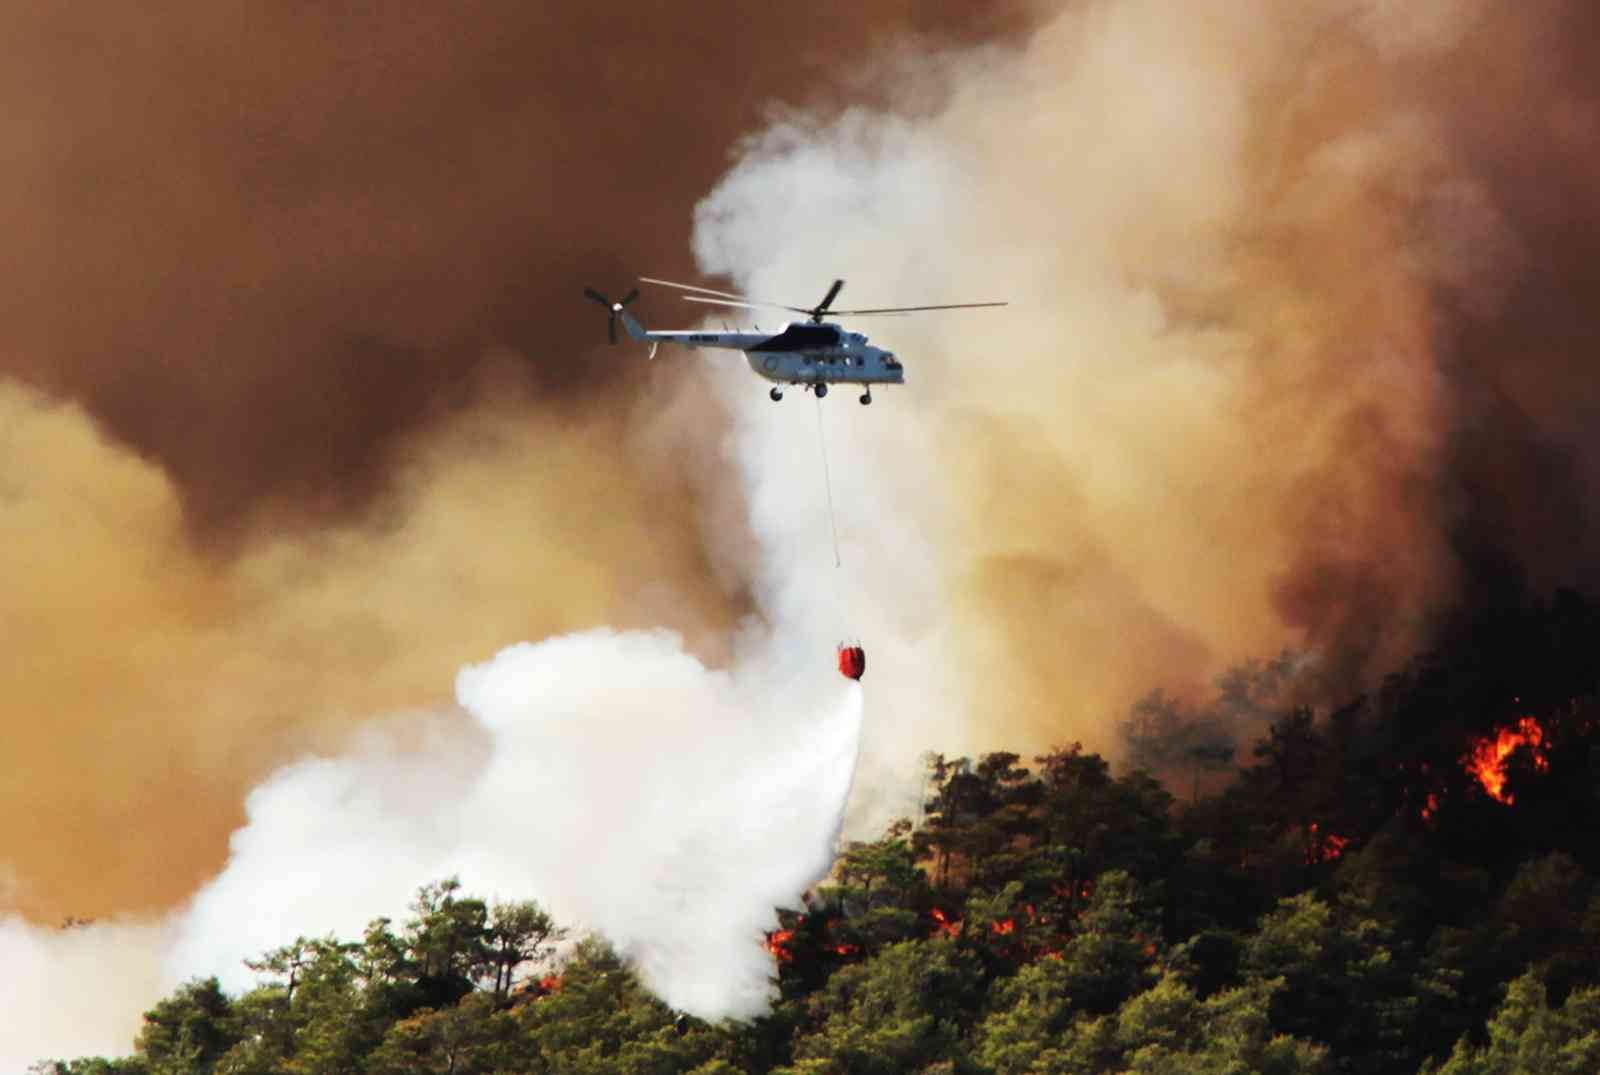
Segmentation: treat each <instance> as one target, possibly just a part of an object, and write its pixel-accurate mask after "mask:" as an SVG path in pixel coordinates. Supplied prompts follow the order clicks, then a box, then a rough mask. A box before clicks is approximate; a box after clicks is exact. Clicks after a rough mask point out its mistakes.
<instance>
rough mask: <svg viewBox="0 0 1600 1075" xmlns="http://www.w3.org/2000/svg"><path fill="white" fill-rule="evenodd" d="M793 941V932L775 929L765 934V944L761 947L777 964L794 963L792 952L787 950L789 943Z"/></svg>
mask: <svg viewBox="0 0 1600 1075" xmlns="http://www.w3.org/2000/svg"><path fill="white" fill-rule="evenodd" d="M792 940H794V930H792V929H777V930H773V931H772V932H771V933H769V934H767V939H766V942H765V943H764V944H763V945H762V947H763V948H765V949H766V950H767V951H769V952H771V953H772V955H773V957H774V958H776V959H777V961H778V962H779V963H792V962H794V952H792V951H790V949H789V942H790V941H792Z"/></svg>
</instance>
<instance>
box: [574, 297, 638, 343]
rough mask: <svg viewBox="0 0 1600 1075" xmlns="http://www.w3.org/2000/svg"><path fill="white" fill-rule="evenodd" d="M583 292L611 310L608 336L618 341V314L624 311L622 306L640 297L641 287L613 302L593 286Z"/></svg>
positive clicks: (607, 325) (607, 326) (614, 341)
mask: <svg viewBox="0 0 1600 1075" xmlns="http://www.w3.org/2000/svg"><path fill="white" fill-rule="evenodd" d="M583 293H584V295H585V296H586V297H588V298H591V299H593V300H594V301H595V302H598V303H599V304H600V305H601V306H604V307H605V308H606V309H607V310H608V311H610V314H611V316H610V318H609V319H608V320H607V321H606V338H607V339H609V340H610V341H611V342H612V343H616V342H617V315H618V314H620V313H621V312H622V308H623V307H624V306H626V305H628V303H630V302H632V301H633V300H634V299H636V298H638V297H639V289H638V288H634V289H633V290H631V291H629V292H628V293H627V295H625V296H623V299H622V301H621V302H612V301H611V300H610V299H608V298H606V297H605V296H604V295H602V294H600V292H598V291H596V290H595V289H594V288H592V287H586V288H584V289H583Z"/></svg>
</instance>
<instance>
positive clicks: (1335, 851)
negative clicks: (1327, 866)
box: [1306, 821, 1350, 866]
mask: <svg viewBox="0 0 1600 1075" xmlns="http://www.w3.org/2000/svg"><path fill="white" fill-rule="evenodd" d="M1349 846H1350V837H1348V836H1338V835H1336V834H1334V833H1331V832H1330V833H1327V834H1326V835H1324V834H1323V833H1322V831H1321V828H1320V826H1318V824H1317V823H1316V822H1315V821H1313V822H1312V823H1311V830H1310V832H1309V833H1308V834H1307V839H1306V865H1307V866H1315V865H1316V864H1317V863H1319V862H1331V861H1333V860H1334V859H1336V858H1338V857H1339V856H1340V855H1343V854H1344V849H1345V848H1347V847H1349Z"/></svg>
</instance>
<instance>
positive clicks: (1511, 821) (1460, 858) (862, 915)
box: [34, 592, 1600, 1075]
mask: <svg viewBox="0 0 1600 1075" xmlns="http://www.w3.org/2000/svg"><path fill="white" fill-rule="evenodd" d="M1597 653H1600V609H1597V607H1596V606H1595V605H1594V604H1592V603H1590V602H1588V601H1587V600H1585V599H1584V598H1581V597H1579V596H1578V595H1576V594H1572V593H1565V592H1563V593H1560V594H1558V595H1557V596H1556V597H1555V598H1554V599H1553V600H1551V601H1549V602H1547V603H1544V604H1540V605H1538V606H1535V607H1532V608H1528V609H1521V610H1518V611H1515V612H1502V613H1498V614H1496V615H1493V616H1485V617H1481V618H1480V619H1479V621H1478V622H1475V623H1472V624H1468V625H1464V626H1462V627H1461V629H1459V630H1458V631H1456V632H1454V633H1453V634H1452V635H1451V636H1450V637H1449V638H1448V639H1447V640H1446V642H1444V643H1443V644H1441V646H1440V647H1439V648H1438V649H1436V650H1435V651H1433V652H1430V653H1427V654H1424V655H1421V656H1418V657H1416V658H1415V659H1413V660H1412V661H1410V662H1409V663H1408V664H1407V665H1406V666H1405V667H1404V668H1401V669H1399V670H1398V671H1396V672H1395V673H1394V674H1392V675H1391V676H1389V677H1388V678H1387V680H1385V682H1384V683H1383V685H1382V687H1381V689H1379V690H1377V691H1374V692H1372V693H1371V694H1368V695H1364V696H1361V697H1356V698H1349V699H1343V700H1342V701H1340V702H1339V703H1338V704H1328V705H1318V704H1305V703H1303V702H1294V703H1289V704H1285V705H1283V706H1282V707H1281V708H1279V709H1278V710H1277V711H1276V712H1272V711H1271V702H1270V700H1271V699H1273V698H1279V697H1284V696H1285V694H1286V692H1284V691H1282V690H1281V689H1280V688H1281V687H1282V681H1281V677H1282V675H1283V668H1282V667H1281V665H1280V664H1278V663H1273V662H1269V663H1267V664H1264V665H1254V666H1247V667H1246V668H1244V669H1241V670H1238V671H1236V672H1235V673H1233V674H1231V678H1229V679H1227V680H1226V681H1225V682H1224V683H1223V684H1221V685H1220V694H1219V697H1220V698H1222V699H1223V702H1219V704H1218V705H1216V706H1211V707H1198V708H1195V709H1185V708H1184V707H1182V706H1179V705H1177V704H1175V703H1173V702H1172V701H1171V700H1170V699H1167V698H1165V697H1164V696H1161V695H1154V696H1152V697H1151V698H1147V699H1146V700H1145V701H1144V702H1142V703H1140V705H1139V706H1137V707H1135V710H1134V712H1133V713H1131V714H1129V717H1128V723H1127V725H1126V728H1127V731H1128V734H1129V736H1130V742H1133V743H1134V744H1135V746H1136V747H1137V749H1135V750H1133V751H1131V752H1130V753H1131V754H1132V755H1133V757H1134V758H1135V759H1136V760H1143V761H1144V762H1145V763H1146V764H1149V765H1152V766H1154V767H1157V768H1158V769H1159V771H1160V773H1161V776H1162V778H1163V779H1164V780H1165V781H1166V782H1165V783H1164V782H1163V779H1158V778H1157V776H1156V775H1152V773H1151V772H1150V771H1147V770H1146V769H1144V768H1130V769H1129V770H1128V771H1127V772H1123V773H1121V774H1120V775H1119V774H1118V773H1116V772H1114V771H1113V769H1112V766H1111V765H1110V764H1109V763H1108V762H1107V761H1106V759H1104V758H1102V757H1100V756H1098V755H1095V754H1092V753H1085V752H1084V751H1083V750H1082V749H1081V748H1079V747H1077V746H1074V745H1069V746H1064V747H1061V748H1058V749H1054V750H1052V751H1050V752H1048V753H1046V754H1043V755H1038V756H1035V757H1031V758H1023V757H1021V756H1019V755H1018V754H1015V753H1004V752H1000V753H992V754H987V755H984V756H982V757H978V758H958V759H947V758H944V757H941V756H932V757H931V760H930V766H929V769H930V771H929V775H930V778H931V779H930V793H929V796H928V799H927V801H926V803H925V806H924V810H923V814H922V816H921V817H919V818H917V819H915V820H914V821H913V820H910V819H908V820H905V821H902V822H898V823H896V824H895V825H893V826H891V827H890V828H889V829H888V830H887V831H885V832H884V833H882V834H881V835H880V836H879V838H878V839H876V840H873V841H870V842H862V843H854V844H851V845H850V846H848V847H847V848H845V849H843V850H842V853H841V855H840V857H839V860H838V862H837V864H836V868H835V870H834V872H833V874H832V875H831V877H830V879H829V881H828V882H827V883H825V884H823V885H821V886H819V887H818V888H817V889H816V890H815V891H814V893H813V894H812V898H811V899H810V901H809V902H808V904H807V905H806V906H805V907H799V908H780V909H779V917H780V920H781V928H780V929H778V930H776V931H774V932H772V933H771V934H769V935H768V937H767V938H766V945H767V947H768V950H769V951H770V952H771V953H772V956H773V963H774V974H775V978H776V983H777V994H778V996H777V1000H776V1003H775V1004H774V1007H773V1010H772V1012H771V1014H770V1015H768V1016H765V1017H763V1018H760V1019H757V1020H754V1021H750V1022H728V1023H722V1024H708V1023H705V1022H703V1021H700V1020H698V1019H695V1018H692V1017H689V1016H686V1015H683V1014H680V1013H677V1012H674V1011H672V1010H670V1009H669V1008H667V1007H666V1006H665V1005H664V1004H662V1003H661V1002H660V1001H659V1000H657V999H656V998H654V997H653V996H651V995H650V994H649V993H648V992H647V991H645V990H644V989H643V988H642V987H641V985H640V984H639V981H638V979H637V978H636V977H635V976H634V974H633V973H632V972H631V971H630V969H629V967H628V965H627V963H626V961H625V960H624V959H623V958H621V957H620V956H619V955H618V954H617V953H616V952H615V951H613V950H612V949H611V948H610V947H609V946H608V945H607V944H606V943H605V941H604V939H603V938H599V937H592V936H590V937H578V936H575V935H569V933H568V931H567V930H566V929H564V928H563V926H562V924H560V923H557V922H555V921H554V920H553V919H552V918H551V917H550V916H549V915H548V914H547V913H546V912H545V911H544V910H543V909H542V908H541V907H540V906H539V905H538V904H537V903H534V902H531V901H525V902H514V903H505V904H501V903H495V904H489V903H486V902H485V901H483V900H481V899H478V898H475V897H473V896H471V895H469V894H467V892H466V890H465V889H464V888H463V887H462V884H461V882H460V881H459V880H458V879H456V878H447V879H442V880H438V881H434V882H431V883H429V884H427V885H425V886H423V887H422V888H421V890H420V891H419V892H418V893H417V897H416V899H415V901H414V903H413V904H412V907H411V914H410V916H409V917H407V919H406V920H405V921H403V922H400V923H396V922H393V921H390V920H388V919H384V918H380V919H376V920H374V921H373V922H372V923H371V924H370V925H369V927H368V928H367V930H366V932H365V934H364V935H363V936H362V937H360V938H337V937H322V938H307V937H301V938H297V939H295V940H293V941H291V942H289V943H286V944H284V945H283V946H282V947H280V948H277V949H275V950H273V951H270V952H266V953H263V954H262V955H261V956H260V958H259V959H257V960H254V961H251V963H250V964H249V965H250V967H251V968H252V969H253V970H254V971H255V972H256V975H257V982H258V984H257V985H256V986H255V987H254V988H252V989H251V990H249V991H248V992H245V993H243V994H242V995H238V996H232V995H229V994H227V993H225V992H224V991H223V990H222V989H221V988H220V987H219V985H218V983H217V981H216V980H215V979H200V980H195V981H191V982H189V983H187V984H185V985H183V986H182V987H180V988H179V989H177V990H175V991H174V992H173V993H172V994H171V995H169V996H167V997H165V998H163V999H162V1000H161V1001H160V1002H159V1003H157V1004H156V1005H155V1006H154V1007H153V1008H151V1009H150V1011H149V1012H148V1013H146V1015H145V1018H144V1025H143V1029H142V1030H141V1032H140V1034H139V1036H138V1039H137V1041H136V1042H135V1044H134V1051H133V1053H132V1055H130V1056H128V1057H124V1058H79V1059H73V1060H48V1061H41V1062H40V1063H39V1064H37V1065H35V1068H34V1070H35V1071H36V1072H40V1073H45V1075H169V1073H174V1075H175V1073H212V1072H218V1073H220V1072H228V1073H239V1075H254V1073H263V1075H265V1073H277V1072H284V1073H288V1072H324V1071H339V1072H365V1073H371V1075H390V1073H395V1075H398V1073H402V1072H405V1073H412V1072H430V1073H432V1072H438V1073H450V1075H469V1073H483V1075H491V1073H511V1072H526V1073H544V1072H552V1073H553V1072H563V1073H567V1072H573V1073H587V1072H594V1073H600V1072H608V1073H609V1072H628V1073H633V1072H637V1073H647V1072H648V1073H657V1072H693V1073H697V1075H720V1073H733V1072H767V1073H773V1075H801V1073H806V1075H822V1073H851V1075H858V1073H859V1075H876V1073H885V1075H887V1073H899V1072H927V1073H950V1075H956V1073H974V1075H978V1073H992V1075H1024V1073H1034V1075H1045V1073H1069V1072H1070V1073H1085V1072H1135V1073H1141V1075H1156V1073H1173V1075H1176V1073H1179V1072H1184V1073H1191V1072H1201V1073H1208V1072H1217V1073H1221V1072H1245V1071H1248V1072H1265V1073H1283V1075H1291V1073H1312V1072H1317V1073H1345V1072H1349V1073H1374V1075H1377V1073H1390V1072H1393V1073H1401V1072H1404V1073H1408V1075H1409V1073H1415V1072H1428V1073H1434V1075H1491V1073H1502V1072H1504V1073H1510V1072H1524V1071H1539V1072H1558V1073H1568V1072H1570V1073H1573V1075H1577V1073H1580V1072H1582V1073H1592V1072H1594V1071H1597V1070H1600V886H1597V884H1596V880H1597V877H1600V822H1597V818H1600V809H1597V807H1600V802H1597V801H1596V800H1597V796H1600V757H1597V744H1600V736H1597V735H1596V731H1597V721H1600V699H1597V689H1596V688H1597V682H1596V677H1597V670H1600V664H1597V662H1596V659H1595V655H1596V654H1597ZM1275 677H1276V678H1275ZM1230 692H1231V693H1230ZM1241 692H1243V693H1242V694H1241ZM1289 693H1292V692H1289ZM1229 697H1233V698H1234V699H1235V700H1237V699H1238V698H1240V697H1255V698H1257V700H1258V701H1260V702H1261V704H1260V705H1255V704H1252V705H1250V706H1244V707H1240V706H1239V705H1236V704H1235V705H1231V706H1230V705H1229V704H1224V703H1225V702H1226V699H1228V698H1229ZM1263 699H1264V700H1265V701H1262V700H1263ZM1263 707H1265V710H1266V712H1265V713H1264V714H1263ZM1247 711H1248V714H1247V717H1242V716H1240V714H1242V713H1246V712H1247ZM1247 730H1248V731H1256V730H1259V734H1255V735H1254V737H1253V738H1249V739H1245V738H1243V736H1242V734H1241V733H1242V732H1244V731H1247ZM1224 773H1228V774H1231V775H1226V776H1225V777H1224V776H1223V774H1224ZM1169 785H1170V790H1169ZM752 943H756V942H755V940H754V939H753V940H752Z"/></svg>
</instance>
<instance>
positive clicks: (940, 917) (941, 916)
mask: <svg viewBox="0 0 1600 1075" xmlns="http://www.w3.org/2000/svg"><path fill="white" fill-rule="evenodd" d="M929 913H930V914H932V915H933V920H934V921H935V922H937V923H938V924H939V926H938V929H939V932H940V933H943V934H944V935H945V936H946V937H959V936H961V919H959V918H957V919H955V920H954V921H951V920H950V919H949V918H947V917H945V913H944V912H943V911H941V910H939V908H937V907H935V908H934V909H933V910H932V911H931V912H929Z"/></svg>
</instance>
